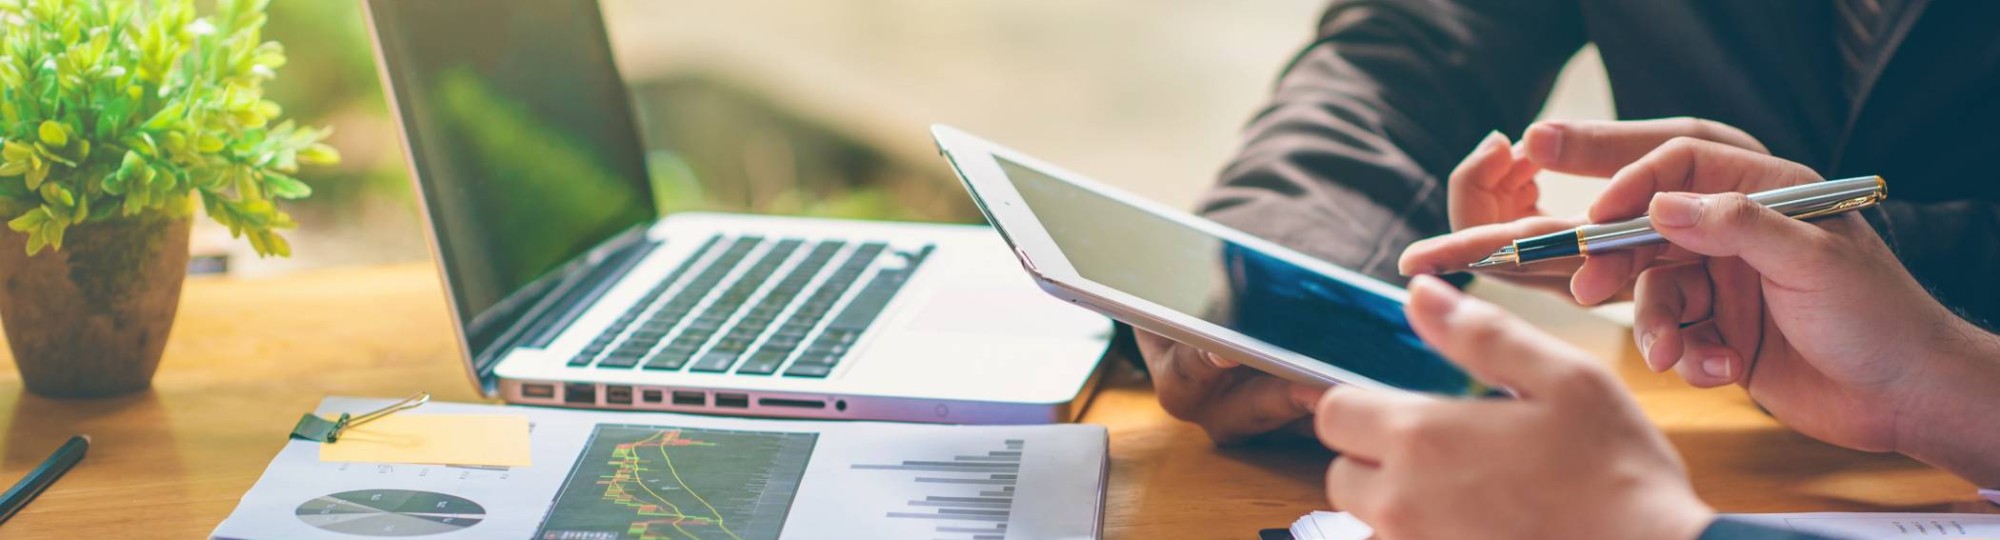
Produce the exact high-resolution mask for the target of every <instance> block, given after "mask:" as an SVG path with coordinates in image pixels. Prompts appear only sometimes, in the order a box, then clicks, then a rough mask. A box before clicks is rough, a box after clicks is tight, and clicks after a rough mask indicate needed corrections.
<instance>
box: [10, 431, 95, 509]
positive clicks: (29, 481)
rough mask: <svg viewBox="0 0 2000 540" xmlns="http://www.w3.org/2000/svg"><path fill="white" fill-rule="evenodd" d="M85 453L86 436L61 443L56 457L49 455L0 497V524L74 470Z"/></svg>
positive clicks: (87, 447) (55, 454) (87, 441)
mask: <svg viewBox="0 0 2000 540" xmlns="http://www.w3.org/2000/svg"><path fill="white" fill-rule="evenodd" d="M87 450H90V436H89V435H77V436H75V437H70V438H69V442H65V443H63V445H62V446H61V447H59V448H56V453H54V454H50V455H49V459H46V460H43V461H42V464H41V465H39V466H36V467H35V470H32V471H28V475H27V476H23V477H21V481H20V482H16V483H15V484H14V487H13V488H11V489H8V490H7V493H6V494H4V495H0V523H6V522H7V518H11V517H14V513H15V512H20V511H21V507H23V506H27V505H28V501H32V500H35V496H36V495H41V494H42V490H45V489H48V488H49V484H54V483H55V482H56V479H57V478H62V475H63V473H66V472H69V469H70V467H75V466H76V462H78V461H83V454H84V452H85V451H87Z"/></svg>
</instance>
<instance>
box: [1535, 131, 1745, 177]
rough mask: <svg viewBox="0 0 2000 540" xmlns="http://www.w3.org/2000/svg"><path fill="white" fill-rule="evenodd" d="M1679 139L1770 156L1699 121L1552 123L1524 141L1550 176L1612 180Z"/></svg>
mask: <svg viewBox="0 0 2000 540" xmlns="http://www.w3.org/2000/svg"><path fill="white" fill-rule="evenodd" d="M1678 137H1688V138H1693V139H1700V140H1706V141H1713V142H1716V143H1721V144H1726V145H1729V146H1734V147H1738V148H1743V149H1746V150H1751V151H1755V152H1757V153H1764V154H1768V153H1770V152H1769V151H1768V150H1765V149H1764V145H1763V143H1759V142H1757V139H1756V138H1755V137H1751V136H1750V134H1749V133H1745V132H1743V130H1740V129H1736V128H1735V127H1733V126H1730V125H1728V124H1723V123H1720V122H1714V121H1709V120H1702V119H1697V118H1687V117H1681V118H1661V119H1656V120H1626V121H1593V120H1585V121H1576V120H1550V121H1544V122H1538V123H1536V124H1535V125H1532V126H1528V131H1527V132H1526V133H1524V134H1522V136H1521V146H1522V147H1524V148H1526V149H1527V151H1526V152H1525V153H1526V154H1527V156H1528V159H1530V160H1532V161H1534V162H1535V164H1537V165H1540V166H1541V168H1544V169H1548V170H1551V171H1557V172H1564V173H1570V174H1578V175H1583V176H1596V177H1604V178H1608V177H1610V176H1611V175H1613V174H1616V173H1617V172H1618V169H1620V168H1623V167H1625V166H1626V165H1629V164H1631V163H1632V162H1635V161H1638V160H1639V158H1641V157H1644V156H1645V155H1646V154H1647V153H1648V152H1652V151H1653V149H1655V148H1659V147H1660V145H1663V144H1666V142H1667V141H1670V140H1673V139H1675V138H1678Z"/></svg>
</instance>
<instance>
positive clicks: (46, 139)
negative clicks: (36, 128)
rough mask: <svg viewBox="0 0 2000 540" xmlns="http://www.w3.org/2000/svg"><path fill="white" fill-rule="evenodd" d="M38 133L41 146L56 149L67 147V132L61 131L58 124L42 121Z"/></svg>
mask: <svg viewBox="0 0 2000 540" xmlns="http://www.w3.org/2000/svg"><path fill="white" fill-rule="evenodd" d="M40 131H41V135H42V143H43V144H47V145H49V146H54V147H57V148H61V147H64V146H68V145H69V130H66V129H63V125H62V123H60V122H57V121H54V120H43V121H42V127H41V130H40Z"/></svg>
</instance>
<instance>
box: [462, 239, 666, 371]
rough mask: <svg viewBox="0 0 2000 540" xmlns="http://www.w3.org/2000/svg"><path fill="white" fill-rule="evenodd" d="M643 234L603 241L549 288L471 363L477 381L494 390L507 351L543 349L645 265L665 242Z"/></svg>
mask: <svg viewBox="0 0 2000 540" xmlns="http://www.w3.org/2000/svg"><path fill="white" fill-rule="evenodd" d="M645 231H646V228H645V227H643V226H641V227H634V228H633V229H631V230H629V231H627V232H626V233H625V234H622V235H620V237H619V238H615V239H613V240H611V241H607V242H606V245H605V246H604V247H603V248H601V250H600V251H599V252H597V253H593V254H590V255H586V256H584V257H583V258H582V260H579V261H577V262H576V263H573V264H576V265H578V266H579V267H580V268H577V269H575V270H572V271H570V272H569V274H570V275H568V276H564V277H563V278H561V281H560V282H558V283H557V284H556V285H555V286H553V287H549V290H548V292H546V293H544V294H543V295H541V300H540V301H537V302H535V305H534V306H533V307H531V308H529V309H528V312H527V313H526V314H523V315H522V316H521V319H520V322H518V323H516V324H515V325H514V328H513V329H511V330H508V331H507V332H506V333H505V334H503V335H501V336H500V337H499V338H498V339H496V340H494V343H493V345H492V346H489V347H487V348H486V354H485V355H481V357H479V358H475V359H474V361H473V365H474V366H475V369H477V370H478V377H479V380H480V382H481V383H483V384H484V385H486V386H488V387H491V388H488V390H489V391H491V390H493V389H495V388H497V386H496V385H497V381H494V380H493V379H494V377H493V368H494V367H496V364H498V363H499V361H500V359H501V358H505V357H506V356H507V353H508V352H509V351H512V350H514V348H515V347H536V348H542V347H547V346H548V345H549V343H552V342H554V341H555V339H556V336H559V335H562V331H563V330H564V329H566V328H569V325H570V323H572V322H575V321H576V319H577V317H581V316H583V313H584V311H587V310H589V309H590V306H591V305H593V304H595V303H596V302H597V301H598V299H600V298H603V297H604V295H605V294H606V293H608V292H610V291H611V286H612V285H616V284H617V283H618V281H619V280H621V279H624V278H625V275H626V274H629V273H631V271H632V269H633V268H635V267H637V266H638V265H639V263H640V262H641V261H644V260H646V256H647V255H651V254H652V253H653V251H654V250H657V249H659V247H660V246H662V245H665V244H666V241H665V240H655V239H652V238H649V237H647V236H646V234H645Z"/></svg>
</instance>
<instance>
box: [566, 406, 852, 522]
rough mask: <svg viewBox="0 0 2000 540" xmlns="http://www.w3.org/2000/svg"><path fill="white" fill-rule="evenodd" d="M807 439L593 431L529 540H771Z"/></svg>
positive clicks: (663, 430)
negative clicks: (560, 489) (553, 503)
mask: <svg viewBox="0 0 2000 540" xmlns="http://www.w3.org/2000/svg"><path fill="white" fill-rule="evenodd" d="M817 438H818V435H816V434H812V433H780V432H761V431H732V430H718V429H698V428H681V427H669V426H643V425H628V424H599V425H598V426H597V427H596V429H594V430H593V431H592V433H591V439H590V442H589V444H588V445H587V446H585V448H584V450H583V453H582V454H581V455H580V456H578V458H577V462H576V465H575V466H574V467H573V468H572V469H571V470H570V475H569V478H568V479H567V480H566V481H564V483H563V488H562V492H561V493H559V494H558V495H557V496H556V501H555V505H554V506H553V507H552V508H550V510H549V513H548V517H547V518H545V519H544V520H543V522H542V527H541V530H540V531H539V532H538V533H537V534H536V535H535V537H536V538H541V539H543V540H614V539H619V540H622V539H636V540H654V539H659V540H667V539H674V540H706V539H725V540H759V539H775V538H777V537H778V533H779V531H781V530H782V529H783V527H784V522H785V514H786V513H787V512H788V511H789V510H790V508H791V504H792V498H793V497H794V496H795V495H796V494H797V493H798V487H799V481H800V478H801V477H803V476H804V475H805V469H806V462H807V460H808V459H809V458H810V457H811V455H812V449H813V444H814V443H815V442H816V440H817Z"/></svg>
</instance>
